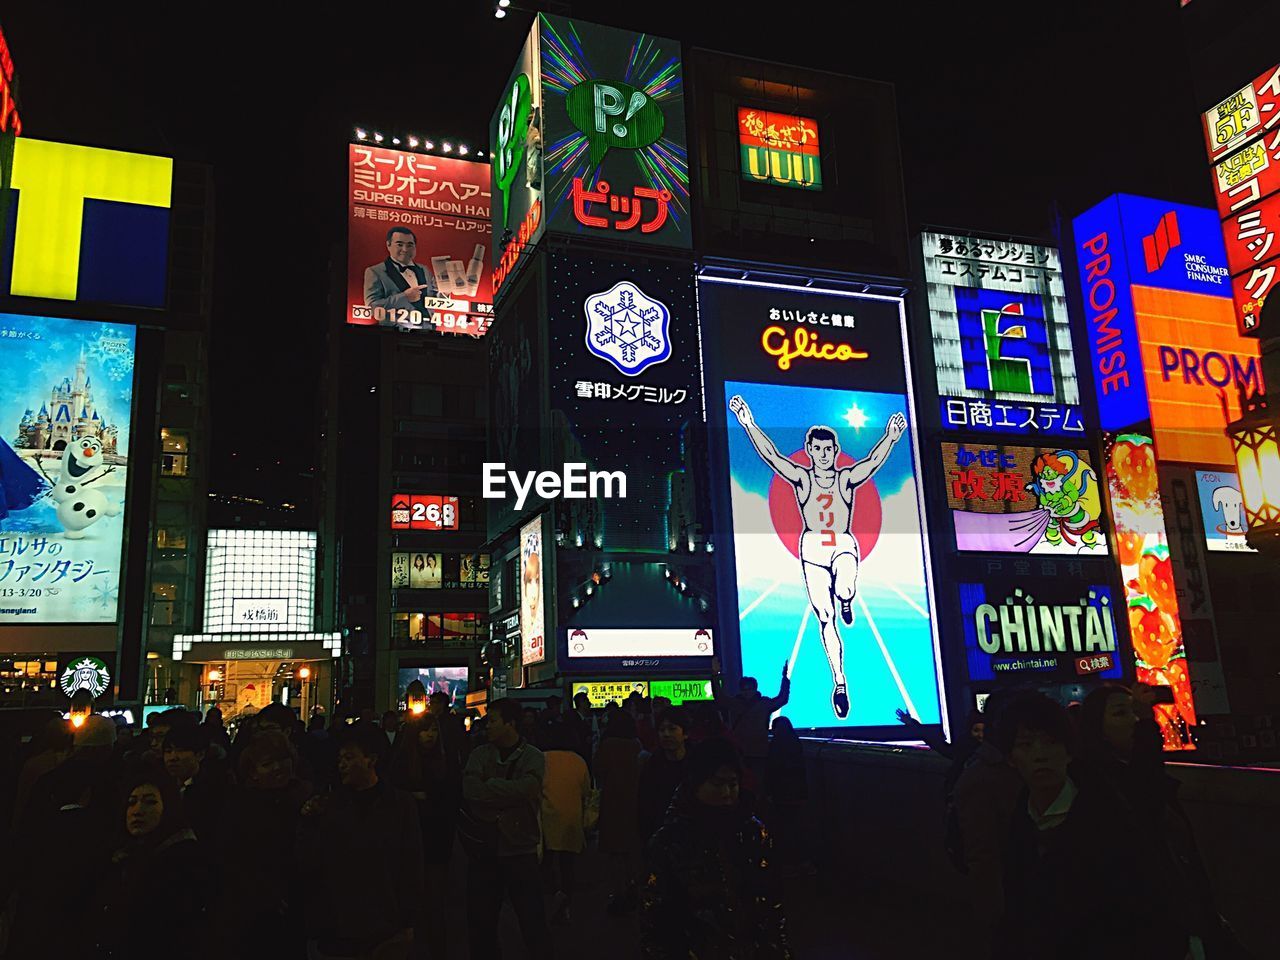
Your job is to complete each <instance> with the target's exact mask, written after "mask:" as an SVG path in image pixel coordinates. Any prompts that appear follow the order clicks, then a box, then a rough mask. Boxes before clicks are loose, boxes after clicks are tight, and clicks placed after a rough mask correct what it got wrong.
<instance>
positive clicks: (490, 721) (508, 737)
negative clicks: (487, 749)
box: [484, 697, 524, 750]
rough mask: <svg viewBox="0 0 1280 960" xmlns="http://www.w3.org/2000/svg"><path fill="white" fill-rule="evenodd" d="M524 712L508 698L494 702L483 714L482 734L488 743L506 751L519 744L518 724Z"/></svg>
mask: <svg viewBox="0 0 1280 960" xmlns="http://www.w3.org/2000/svg"><path fill="white" fill-rule="evenodd" d="M523 715H524V711H523V710H522V709H521V707H520V704H519V703H517V702H516V701H515V700H512V699H511V698H510V697H504V698H503V699H501V700H498V701H496V702H495V703H494V704H493V705H492V706H491V707H489V712H488V713H487V714H485V724H484V732H485V736H486V737H487V738H488V740H489V742H490V743H491V744H493V745H494V746H495V747H497V748H498V749H500V750H507V749H510V748H511V747H514V746H515V745H516V744H517V743H519V742H520V722H521V720H522V718H523Z"/></svg>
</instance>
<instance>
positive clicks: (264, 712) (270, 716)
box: [253, 703, 295, 736]
mask: <svg viewBox="0 0 1280 960" xmlns="http://www.w3.org/2000/svg"><path fill="white" fill-rule="evenodd" d="M294 719H295V718H294V715H293V711H292V710H290V709H289V708H288V707H286V706H285V705H284V704H283V703H269V704H267V705H266V706H265V707H263V708H262V709H261V710H259V711H258V712H257V713H256V714H255V715H254V718H253V722H254V726H253V733H254V735H257V734H259V733H265V732H267V731H268V730H278V731H279V732H280V733H283V734H284V735H285V736H288V735H289V733H290V732H291V731H292V730H293V723H294Z"/></svg>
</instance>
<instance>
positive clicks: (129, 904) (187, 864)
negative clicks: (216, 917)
mask: <svg viewBox="0 0 1280 960" xmlns="http://www.w3.org/2000/svg"><path fill="white" fill-rule="evenodd" d="M123 797H124V803H123V806H122V809H121V811H120V831H121V834H120V841H119V844H118V846H117V847H116V850H115V852H114V853H113V854H112V855H111V864H110V867H109V869H108V870H107V872H106V876H105V877H104V878H103V881H102V883H101V884H100V885H99V888H98V891H99V892H98V897H97V908H98V909H97V915H96V916H95V917H94V918H93V920H92V921H90V922H86V923H85V927H86V928H87V929H89V930H92V931H94V932H95V933H96V937H95V940H96V944H95V946H96V949H97V956H99V957H129V958H134V957H137V958H152V957H154V958H160V957H169V956H172V955H173V954H174V952H175V951H177V952H182V953H184V954H185V955H187V956H193V957H200V956H205V955H206V953H207V945H208V939H207V938H202V937H199V936H196V937H193V936H192V931H194V930H201V929H203V925H204V912H205V906H206V902H207V894H208V890H207V886H206V884H207V881H206V878H207V876H208V873H209V871H208V867H207V864H206V863H205V862H204V857H203V856H202V854H201V850H200V845H199V843H198V842H197V841H196V836H195V833H193V832H192V830H191V829H190V828H189V827H188V826H187V824H186V822H185V820H184V819H183V815H182V797H181V796H180V795H179V793H178V788H177V787H176V786H175V785H174V783H173V781H172V780H171V779H170V778H169V777H168V775H167V774H165V773H164V771H163V770H154V771H144V772H141V773H138V774H135V775H134V776H133V777H132V778H130V779H129V780H128V781H127V783H126V786H125V790H124V791H123ZM202 945H204V946H202ZM202 951H203V952H202Z"/></svg>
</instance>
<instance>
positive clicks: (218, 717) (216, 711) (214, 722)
mask: <svg viewBox="0 0 1280 960" xmlns="http://www.w3.org/2000/svg"><path fill="white" fill-rule="evenodd" d="M204 722H205V723H207V724H208V725H209V726H211V727H221V726H222V710H221V709H220V708H219V707H210V708H209V709H208V710H207V711H206V712H205V715H204Z"/></svg>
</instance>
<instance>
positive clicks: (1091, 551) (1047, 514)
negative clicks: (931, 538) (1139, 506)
mask: <svg viewBox="0 0 1280 960" xmlns="http://www.w3.org/2000/svg"><path fill="white" fill-rule="evenodd" d="M1090 461H1091V458H1090V456H1089V454H1088V453H1086V452H1085V451H1083V450H1061V449H1057V448H1051V447H1021V446H994V445H987V444H980V445H979V444H963V443H944V444H942V470H943V476H944V478H945V483H946V488H947V505H948V506H949V507H950V508H951V513H952V517H953V519H954V522H955V534H956V549H957V550H962V551H981V552H991V553H1035V554H1064V555H1070V556H1076V555H1080V556H1105V555H1106V552H1107V537H1106V520H1105V517H1104V514H1103V503H1102V491H1101V486H1100V483H1099V480H1098V474H1097V472H1096V471H1095V470H1094V469H1093V466H1092V464H1091V462H1090Z"/></svg>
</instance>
